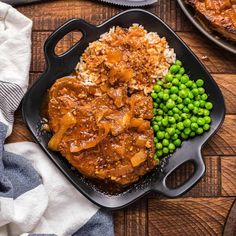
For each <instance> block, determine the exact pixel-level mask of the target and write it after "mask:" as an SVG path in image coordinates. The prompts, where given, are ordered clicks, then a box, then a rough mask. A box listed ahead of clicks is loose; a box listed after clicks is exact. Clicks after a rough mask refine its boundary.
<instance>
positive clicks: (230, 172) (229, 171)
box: [221, 156, 236, 196]
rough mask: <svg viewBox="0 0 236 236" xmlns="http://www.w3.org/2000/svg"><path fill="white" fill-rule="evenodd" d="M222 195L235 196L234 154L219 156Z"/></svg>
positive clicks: (235, 163) (235, 172) (235, 157)
mask: <svg viewBox="0 0 236 236" xmlns="http://www.w3.org/2000/svg"><path fill="white" fill-rule="evenodd" d="M221 174H222V195H223V196H236V156H232V157H222V158H221Z"/></svg>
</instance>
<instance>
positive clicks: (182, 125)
mask: <svg viewBox="0 0 236 236" xmlns="http://www.w3.org/2000/svg"><path fill="white" fill-rule="evenodd" d="M177 129H178V130H183V129H184V124H183V122H179V123H177Z"/></svg>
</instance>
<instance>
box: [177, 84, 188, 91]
mask: <svg viewBox="0 0 236 236" xmlns="http://www.w3.org/2000/svg"><path fill="white" fill-rule="evenodd" d="M186 88H187V87H186V86H185V85H184V84H180V86H179V89H180V90H184V89H186Z"/></svg>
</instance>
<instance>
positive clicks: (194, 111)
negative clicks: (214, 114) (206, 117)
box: [193, 107, 199, 115]
mask: <svg viewBox="0 0 236 236" xmlns="http://www.w3.org/2000/svg"><path fill="white" fill-rule="evenodd" d="M198 110H199V109H198V107H194V108H193V114H195V115H197V114H198Z"/></svg>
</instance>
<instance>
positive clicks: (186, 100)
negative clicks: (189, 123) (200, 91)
mask: <svg viewBox="0 0 236 236" xmlns="http://www.w3.org/2000/svg"><path fill="white" fill-rule="evenodd" d="M189 103H191V100H190V98H188V97H187V98H185V99H184V105H188V104H189Z"/></svg>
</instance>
